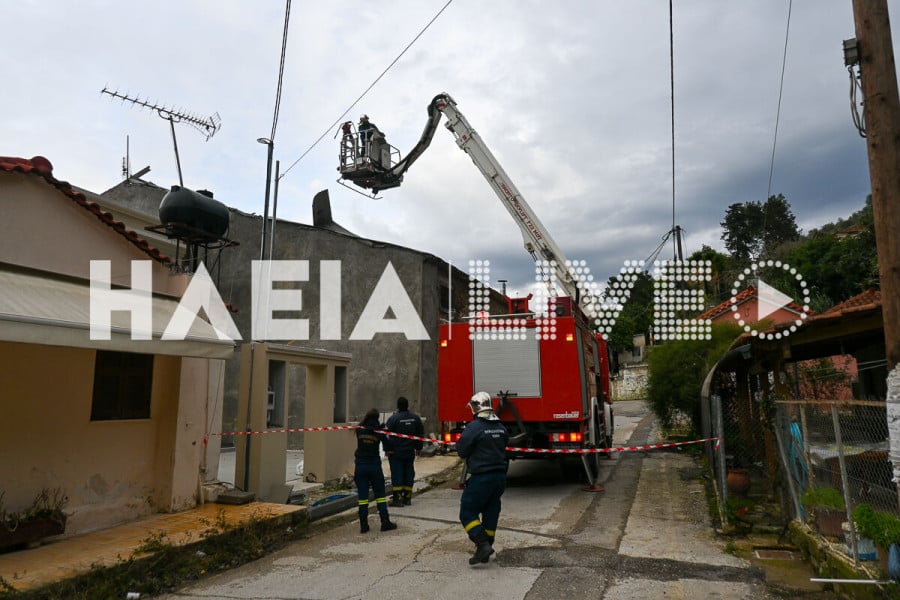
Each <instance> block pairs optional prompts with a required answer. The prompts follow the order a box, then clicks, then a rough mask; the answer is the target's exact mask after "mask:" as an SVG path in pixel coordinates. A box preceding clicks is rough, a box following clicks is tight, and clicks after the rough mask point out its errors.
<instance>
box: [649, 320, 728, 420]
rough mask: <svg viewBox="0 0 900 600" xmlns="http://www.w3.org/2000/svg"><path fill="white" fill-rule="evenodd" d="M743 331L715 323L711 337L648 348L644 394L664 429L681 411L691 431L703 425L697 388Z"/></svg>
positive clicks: (726, 324)
mask: <svg viewBox="0 0 900 600" xmlns="http://www.w3.org/2000/svg"><path fill="white" fill-rule="evenodd" d="M741 333H742V330H741V328H740V327H739V326H738V325H737V324H734V323H725V324H720V323H714V324H713V326H712V340H711V341H710V340H676V341H672V342H667V343H665V344H662V345H660V346H653V347H651V348H650V350H649V352H648V360H647V362H648V363H649V366H648V377H647V396H648V398H649V401H650V408H651V410H653V412H654V414H656V417H657V418H658V419H659V422H660V425H661V426H662V427H663V429H669V428H671V427H672V425H673V424H674V423H675V421H676V420H677V419H678V417H679V416H680V415H687V416H688V417H690V419H691V425H692V427H693V430H694V432H695V433H696V432H699V431H700V430H701V427H702V418H701V414H700V388H701V387H702V385H703V380H704V379H705V378H706V375H707V373H709V371H710V369H712V368H713V366H715V364H716V362H718V360H719V359H720V358H722V355H723V354H725V352H726V351H727V350H728V348H729V346H731V344H732V342H733V341H734V340H735V338H737V336H738V335H739V334H741Z"/></svg>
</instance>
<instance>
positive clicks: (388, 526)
mask: <svg viewBox="0 0 900 600" xmlns="http://www.w3.org/2000/svg"><path fill="white" fill-rule="evenodd" d="M394 529H397V524H396V523H392V522H391V518H390V517H389V516H388V514H387V513H386V512H385V513H384V514H382V515H381V530H382V531H392V530H394Z"/></svg>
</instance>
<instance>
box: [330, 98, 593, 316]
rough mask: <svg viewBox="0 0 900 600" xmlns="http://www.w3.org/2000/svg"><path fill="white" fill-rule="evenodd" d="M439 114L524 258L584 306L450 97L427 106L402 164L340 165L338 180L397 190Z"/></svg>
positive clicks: (556, 251)
mask: <svg viewBox="0 0 900 600" xmlns="http://www.w3.org/2000/svg"><path fill="white" fill-rule="evenodd" d="M442 114H443V115H444V116H445V117H446V119H447V121H446V123H445V124H444V125H445V126H446V127H447V129H449V130H450V132H451V133H453V135H454V137H455V138H456V144H457V145H458V146H459V147H460V148H462V149H463V151H464V152H465V153H466V154H468V155H469V158H471V159H472V162H474V163H475V166H476V167H478V170H479V171H481V174H482V175H484V178H485V179H486V180H487V181H488V183H489V184H490V185H491V188H492V189H493V190H494V193H495V194H497V197H498V198H499V199H500V202H501V203H502V204H503V206H504V208H506V210H507V212H509V214H510V216H512V218H513V221H515V223H516V225H518V227H519V231H520V232H521V233H522V241H523V243H524V246H525V249H526V250H527V251H528V253H529V254H531V256H532V257H533V258H534V259H535V260H544V261H546V262H547V263H548V264H549V265H550V268H551V270H552V272H553V273H554V275H555V276H556V283H557V285H559V286H560V287H562V288H563V290H564V291H565V293H566V295H568V296H570V297H571V298H573V299H575V300H576V301H578V300H583V301H584V300H587V298H581V296H582V294H581V292H580V290H579V289H578V285H577V281H576V280H575V278H574V277H573V275H572V274H571V273H570V271H569V268H568V262H567V260H566V257H565V255H564V254H563V252H562V250H561V249H560V248H559V246H558V245H557V244H556V242H555V241H554V240H553V238H551V237H550V234H549V233H547V229H546V228H545V227H544V225H543V223H541V221H540V219H538V217H537V215H536V214H535V213H534V211H533V210H532V209H531V207H530V206H529V205H528V203H527V202H526V201H525V199H524V198H523V197H522V194H520V193H519V190H518V189H517V188H516V186H515V185H514V184H513V183H512V181H511V180H510V178H509V176H508V175H507V174H506V171H504V170H503V167H501V166H500V163H499V162H498V161H497V159H496V158H495V157H494V155H493V154H492V153H491V151H490V150H489V149H488V147H487V146H486V145H485V143H484V142H483V141H482V139H481V136H479V135H478V133H477V132H476V131H475V130H474V129H473V128H472V126H471V125H469V122H468V120H466V118H465V117H464V116H463V115H462V113H461V112H459V110H458V109H457V107H456V102H455V101H454V100H453V98H451V97H450V95H449V94H446V93H443V94H438V95H437V96H435V97H434V99H433V100H432V101H431V104H429V105H428V121H427V122H426V124H425V129H424V130H423V131H422V135H421V137H420V138H419V142H418V143H417V144H416V145H415V146H414V147H413V148H412V150H410V152H409V153H408V154H407V155H406V157H405V158H403V159H402V160H399V161H398V162H397V163H396V164H394V165H389V166H381V167H379V166H375V165H371V164H370V163H368V162H367V163H364V164H363V165H361V166H358V167H357V166H348V165H346V163H345V162H344V161H342V166H341V167H340V171H341V177H342V178H344V179H349V180H350V181H352V182H353V183H355V184H356V185H359V186H361V187H365V188H369V189H371V190H372V191H373V192H376V193H377V192H379V191H381V190H383V189H388V188H391V187H396V186H398V185H400V182H401V181H402V179H403V175H404V173H406V171H407V170H408V169H409V168H410V167H411V166H412V164H413V163H414V162H415V161H416V159H418V158H419V156H421V155H422V153H423V152H424V151H425V150H426V149H427V148H428V146H429V145H430V144H431V140H432V139H433V138H434V132H435V130H436V129H437V125H438V123H439V122H440V119H441V115H442Z"/></svg>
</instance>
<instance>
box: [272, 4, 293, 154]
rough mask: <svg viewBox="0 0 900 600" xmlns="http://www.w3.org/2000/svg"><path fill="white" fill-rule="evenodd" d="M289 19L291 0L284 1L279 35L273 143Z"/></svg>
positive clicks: (279, 109) (273, 132) (279, 108)
mask: <svg viewBox="0 0 900 600" xmlns="http://www.w3.org/2000/svg"><path fill="white" fill-rule="evenodd" d="M290 19H291V0H286V1H285V7H284V33H283V34H282V35H281V61H280V63H279V65H278V87H277V88H276V90H275V113H274V114H273V115H272V133H271V134H270V135H269V140H270V141H271V142H272V143H273V144H274V143H275V128H276V127H277V126H278V113H279V112H280V111H281V84H282V81H283V80H284V57H285V54H286V52H287V38H288V23H289V21H290Z"/></svg>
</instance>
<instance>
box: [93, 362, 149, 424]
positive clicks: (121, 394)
mask: <svg viewBox="0 0 900 600" xmlns="http://www.w3.org/2000/svg"><path fill="white" fill-rule="evenodd" d="M152 384H153V355H152V354H135V353H132V352H111V351H107V350H98V351H97V359H96V363H95V366H94V397H93V402H92V403H91V421H113V420H121V419H149V418H150V392H151V388H152Z"/></svg>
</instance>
